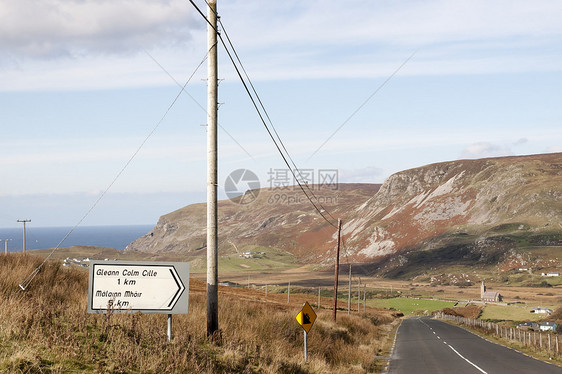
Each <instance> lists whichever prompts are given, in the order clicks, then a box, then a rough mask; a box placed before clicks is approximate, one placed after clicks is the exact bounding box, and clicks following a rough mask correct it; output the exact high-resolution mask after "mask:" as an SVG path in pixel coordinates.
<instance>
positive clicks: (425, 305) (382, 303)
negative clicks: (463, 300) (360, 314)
mask: <svg viewBox="0 0 562 374" xmlns="http://www.w3.org/2000/svg"><path fill="white" fill-rule="evenodd" d="M367 305H369V306H373V307H377V308H386V309H390V308H392V309H395V310H399V311H401V312H402V313H404V315H405V316H408V315H417V314H423V313H425V312H426V311H427V313H428V314H431V313H432V312H434V311H436V310H441V309H443V308H451V307H452V306H453V305H455V303H454V302H452V301H443V300H428V299H413V298H405V297H395V298H392V299H372V300H368V301H367Z"/></svg>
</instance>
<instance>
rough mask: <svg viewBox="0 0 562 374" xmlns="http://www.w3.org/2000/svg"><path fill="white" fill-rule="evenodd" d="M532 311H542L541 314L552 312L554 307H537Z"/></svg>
mask: <svg viewBox="0 0 562 374" xmlns="http://www.w3.org/2000/svg"><path fill="white" fill-rule="evenodd" d="M531 313H540V314H552V309H548V308H543V307H540V306H539V307H536V308H535V309H533V310H531Z"/></svg>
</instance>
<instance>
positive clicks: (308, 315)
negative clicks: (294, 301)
mask: <svg viewBox="0 0 562 374" xmlns="http://www.w3.org/2000/svg"><path fill="white" fill-rule="evenodd" d="M296 318H297V322H298V323H299V325H301V326H302V328H303V329H304V361H305V362H306V361H308V347H307V345H308V344H307V343H308V342H307V340H308V339H307V338H308V332H309V331H310V329H311V328H312V325H313V324H314V321H316V313H315V312H314V309H312V307H311V306H310V304H309V303H308V301H307V302H305V303H304V305H303V306H302V309H301V311H300V312H299V314H297V317H296Z"/></svg>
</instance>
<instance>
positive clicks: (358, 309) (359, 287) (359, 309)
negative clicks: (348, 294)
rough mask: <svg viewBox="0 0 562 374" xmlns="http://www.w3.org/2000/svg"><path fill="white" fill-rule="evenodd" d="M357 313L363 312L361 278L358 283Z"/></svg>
mask: <svg viewBox="0 0 562 374" xmlns="http://www.w3.org/2000/svg"><path fill="white" fill-rule="evenodd" d="M357 312H361V277H359V280H358V281H357Z"/></svg>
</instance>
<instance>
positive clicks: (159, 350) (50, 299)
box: [0, 254, 393, 373]
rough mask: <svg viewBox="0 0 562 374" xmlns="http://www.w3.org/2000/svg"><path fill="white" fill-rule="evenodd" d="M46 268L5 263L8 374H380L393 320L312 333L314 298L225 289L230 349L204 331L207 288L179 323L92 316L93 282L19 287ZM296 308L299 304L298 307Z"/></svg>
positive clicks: (222, 313) (0, 323)
mask: <svg viewBox="0 0 562 374" xmlns="http://www.w3.org/2000/svg"><path fill="white" fill-rule="evenodd" d="M39 263H40V259H39V258H36V257H34V256H29V255H21V254H20V255H8V256H1V257H0V372H10V373H74V372H86V373H88V372H90V373H182V372H190V373H364V372H377V371H378V370H380V368H379V367H378V366H377V361H376V355H377V354H379V353H380V350H381V349H383V345H384V342H385V340H386V339H387V337H388V332H389V331H390V327H389V324H390V323H391V322H392V321H393V317H392V316H391V315H389V314H386V313H384V312H377V311H374V310H372V311H371V312H369V313H367V314H365V315H361V316H359V315H351V316H347V315H343V313H341V314H340V316H339V317H338V324H334V323H333V322H331V311H329V310H320V311H319V313H318V319H317V320H316V323H315V325H314V327H313V328H312V330H311V332H310V333H309V339H308V347H309V362H308V363H306V364H305V363H304V362H303V333H302V329H301V327H300V326H298V325H297V323H296V321H295V315H296V314H297V313H298V311H299V309H300V305H301V304H300V303H301V302H302V300H304V298H305V296H304V295H302V296H299V295H295V301H294V302H292V304H290V305H289V304H287V303H286V298H285V296H283V295H269V296H268V298H267V300H265V298H264V297H263V293H259V292H257V291H248V290H240V289H230V288H228V287H221V288H220V296H219V297H220V310H219V326H220V327H221V340H220V342H219V343H210V342H209V341H208V340H207V338H206V332H205V323H206V315H205V293H204V286H205V284H204V283H202V282H199V281H196V280H192V281H191V282H190V310H189V314H187V315H176V316H174V319H173V323H174V331H173V333H174V339H173V340H172V342H171V343H168V342H167V337H166V316H165V315H142V314H138V313H137V314H116V313H113V314H106V315H98V314H88V313H87V312H86V304H87V286H88V279H87V274H86V272H84V271H81V270H80V269H66V268H61V267H60V265H59V264H58V263H47V264H46V265H45V266H44V267H43V269H42V271H41V273H40V274H39V275H38V276H37V278H36V279H35V280H34V282H33V283H32V285H31V286H30V287H29V288H28V290H27V291H25V292H23V291H22V290H21V289H20V288H19V286H18V284H19V282H21V281H22V280H23V279H24V278H25V277H26V276H27V274H29V273H30V272H31V271H32V270H33V269H34V267H35V266H37V265H38V264H39ZM292 300H293V299H292Z"/></svg>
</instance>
